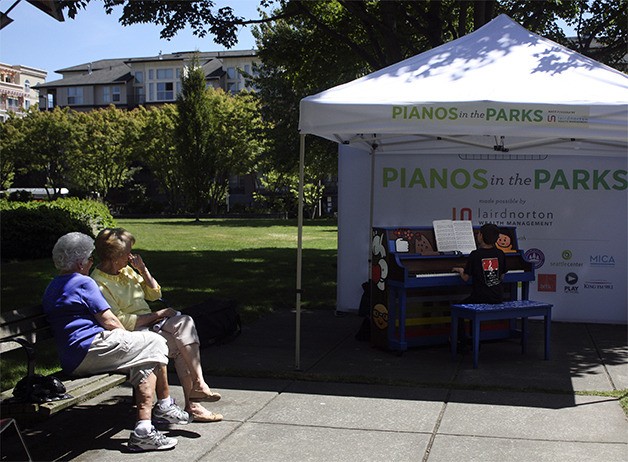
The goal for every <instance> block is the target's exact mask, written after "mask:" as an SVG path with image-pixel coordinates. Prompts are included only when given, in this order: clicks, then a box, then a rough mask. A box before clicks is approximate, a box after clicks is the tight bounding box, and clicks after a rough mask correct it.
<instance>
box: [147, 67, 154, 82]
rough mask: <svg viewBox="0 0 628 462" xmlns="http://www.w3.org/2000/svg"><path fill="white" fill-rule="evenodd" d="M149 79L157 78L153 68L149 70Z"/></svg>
mask: <svg viewBox="0 0 628 462" xmlns="http://www.w3.org/2000/svg"><path fill="white" fill-rule="evenodd" d="M148 80H155V71H154V70H153V69H149V70H148Z"/></svg>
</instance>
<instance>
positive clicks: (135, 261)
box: [129, 253, 146, 274]
mask: <svg viewBox="0 0 628 462" xmlns="http://www.w3.org/2000/svg"><path fill="white" fill-rule="evenodd" d="M129 264H130V265H131V266H132V267H133V268H134V269H136V270H137V271H139V273H140V274H144V273H145V272H146V264H145V263H144V260H142V257H141V255H138V254H134V253H130V254H129Z"/></svg>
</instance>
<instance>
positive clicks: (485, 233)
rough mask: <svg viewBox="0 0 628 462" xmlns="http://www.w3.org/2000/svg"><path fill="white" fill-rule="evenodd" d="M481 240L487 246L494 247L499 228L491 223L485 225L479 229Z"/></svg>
mask: <svg viewBox="0 0 628 462" xmlns="http://www.w3.org/2000/svg"><path fill="white" fill-rule="evenodd" d="M480 232H481V233H482V239H483V240H484V242H485V243H487V244H488V245H494V244H495V243H496V242H497V239H498V238H499V228H498V227H497V225H494V224H493V223H486V224H484V225H482V227H481V228H480Z"/></svg>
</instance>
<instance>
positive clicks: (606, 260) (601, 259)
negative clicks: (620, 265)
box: [589, 255, 615, 268]
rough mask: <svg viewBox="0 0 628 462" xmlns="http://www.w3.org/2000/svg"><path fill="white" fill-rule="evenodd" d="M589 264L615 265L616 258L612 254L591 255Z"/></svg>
mask: <svg viewBox="0 0 628 462" xmlns="http://www.w3.org/2000/svg"><path fill="white" fill-rule="evenodd" d="M589 265H591V266H599V267H604V268H609V267H614V266H615V258H614V257H613V256H612V255H589Z"/></svg>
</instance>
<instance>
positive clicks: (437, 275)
mask: <svg viewBox="0 0 628 462" xmlns="http://www.w3.org/2000/svg"><path fill="white" fill-rule="evenodd" d="M524 272H525V271H524V270H522V269H517V270H509V271H508V273H513V274H514V273H524ZM457 275H458V273H456V272H454V271H451V272H449V273H421V274H414V275H413V276H414V277H415V278H442V277H443V276H457Z"/></svg>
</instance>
